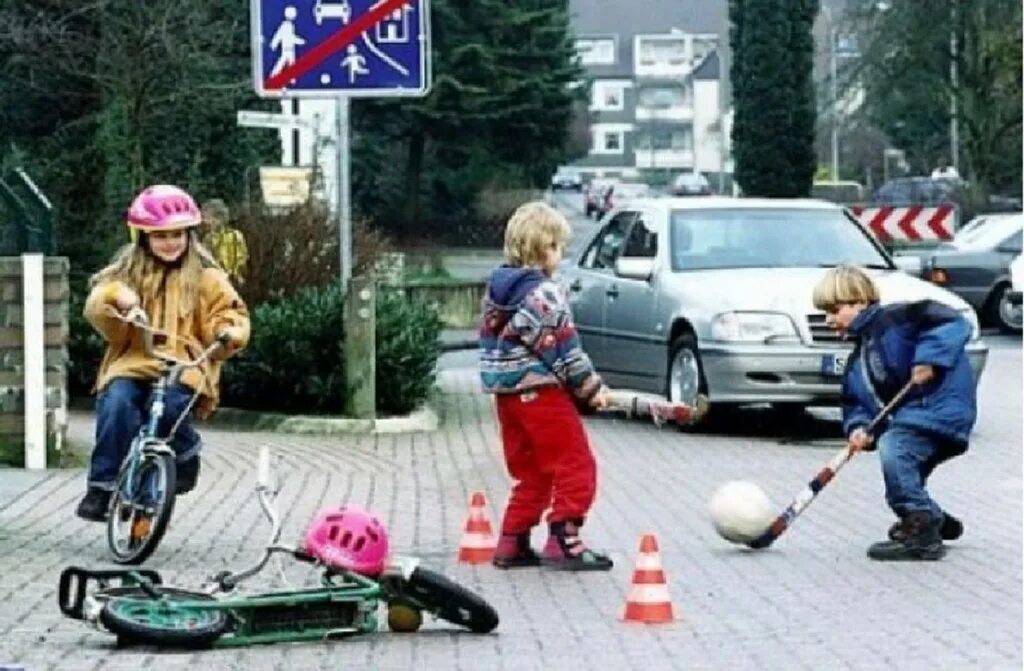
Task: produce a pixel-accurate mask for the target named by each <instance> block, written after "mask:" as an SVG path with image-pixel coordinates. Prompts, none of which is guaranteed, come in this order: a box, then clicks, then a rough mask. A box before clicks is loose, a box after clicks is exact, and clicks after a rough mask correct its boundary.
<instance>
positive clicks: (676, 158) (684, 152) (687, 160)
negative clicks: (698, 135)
mask: <svg viewBox="0 0 1024 671" xmlns="http://www.w3.org/2000/svg"><path fill="white" fill-rule="evenodd" d="M634 157H635V161H634V165H635V166H636V167H637V168H682V169H692V168H693V163H694V156H693V150H691V149H655V150H654V151H651V150H650V149H636V150H635V151H634Z"/></svg>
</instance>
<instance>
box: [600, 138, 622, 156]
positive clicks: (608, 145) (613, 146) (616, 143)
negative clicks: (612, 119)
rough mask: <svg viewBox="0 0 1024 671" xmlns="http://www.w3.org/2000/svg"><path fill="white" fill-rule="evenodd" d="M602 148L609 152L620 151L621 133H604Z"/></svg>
mask: <svg viewBox="0 0 1024 671" xmlns="http://www.w3.org/2000/svg"><path fill="white" fill-rule="evenodd" d="M604 150H605V151H606V152H611V153H622V133H605V134H604Z"/></svg>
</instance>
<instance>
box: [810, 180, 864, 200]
mask: <svg viewBox="0 0 1024 671" xmlns="http://www.w3.org/2000/svg"><path fill="white" fill-rule="evenodd" d="M811 198H818V199H819V200H827V201H828V202H830V203H838V204H840V205H855V204H859V203H864V202H866V201H867V200H868V194H867V189H865V188H864V185H863V184H861V183H860V182H853V181H838V182H831V181H821V182H815V183H814V184H812V185H811Z"/></svg>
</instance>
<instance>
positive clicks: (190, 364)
mask: <svg viewBox="0 0 1024 671" xmlns="http://www.w3.org/2000/svg"><path fill="white" fill-rule="evenodd" d="M110 311H111V314H112V315H113V316H114V317H115V318H117V319H120V320H121V321H123V322H124V323H126V324H129V325H131V326H134V327H135V328H137V329H139V330H140V331H141V332H142V350H143V351H144V352H145V353H146V354H147V355H148V356H151V357H153V358H154V359H159V360H160V361H163V362H164V363H168V364H171V365H172V366H174V367H175V368H178V369H182V370H184V369H187V368H200V367H202V365H203V364H205V363H206V362H207V360H208V359H209V358H210V356H212V355H213V353H214V352H216V351H217V350H218V349H220V348H221V347H224V346H225V345H227V344H228V342H229V341H230V336H228V334H226V333H220V334H218V335H217V338H216V340H214V342H213V344H212V345H210V346H209V347H207V348H206V349H204V350H203V351H202V352H200V354H199V356H198V357H196V358H194V359H193V360H192V361H185V360H184V359H179V358H178V357H176V356H172V355H171V354H168V353H167V352H165V351H162V350H158V349H157V348H156V344H155V340H156V336H158V335H159V336H163V337H164V338H169V337H170V334H169V333H167V332H166V331H163V330H161V329H158V328H154V327H153V326H150V324H149V317H148V316H147V315H146V312H145V311H144V310H143V309H142V308H140V307H138V306H136V307H134V308H132V309H131V310H129V311H128V314H126V315H122V314H121V313H120V312H118V311H117V310H114V309H113V308H111V310H110Z"/></svg>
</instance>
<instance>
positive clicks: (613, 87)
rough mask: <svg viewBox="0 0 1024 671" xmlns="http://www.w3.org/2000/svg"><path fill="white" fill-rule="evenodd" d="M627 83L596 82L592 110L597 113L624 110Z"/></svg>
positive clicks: (591, 104)
mask: <svg viewBox="0 0 1024 671" xmlns="http://www.w3.org/2000/svg"><path fill="white" fill-rule="evenodd" d="M625 89H626V83H625V82H621V81H619V82H615V81H597V82H594V89H593V96H592V97H591V100H590V109H591V110H593V111H596V112H613V111H621V110H622V109H623V97H624V94H625Z"/></svg>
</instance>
